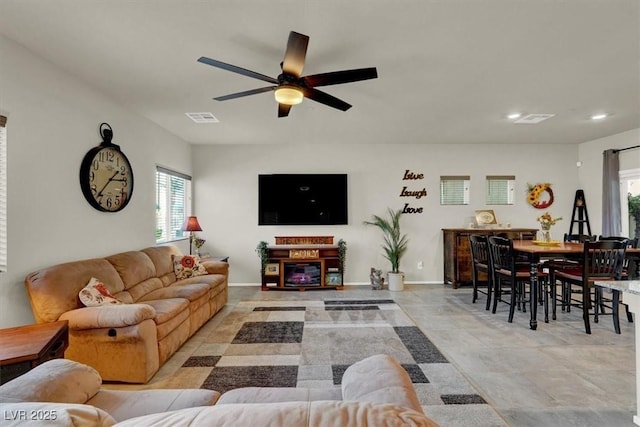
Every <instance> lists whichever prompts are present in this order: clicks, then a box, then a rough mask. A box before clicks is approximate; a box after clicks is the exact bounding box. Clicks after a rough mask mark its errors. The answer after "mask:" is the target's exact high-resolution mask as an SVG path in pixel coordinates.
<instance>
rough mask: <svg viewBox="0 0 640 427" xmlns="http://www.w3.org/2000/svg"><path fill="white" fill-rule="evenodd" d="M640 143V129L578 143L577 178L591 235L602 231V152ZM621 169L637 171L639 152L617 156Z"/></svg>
mask: <svg viewBox="0 0 640 427" xmlns="http://www.w3.org/2000/svg"><path fill="white" fill-rule="evenodd" d="M639 144H640V129H633V130H630V131H627V132H623V133H619V134H616V135H612V136H608V137H606V138H600V139H596V140H593V141H589V142H585V143H584V144H580V150H579V160H580V162H582V166H581V167H580V168H579V172H578V177H579V182H580V186H581V188H584V197H585V199H586V202H587V213H588V214H589V224H590V225H591V234H598V235H599V234H601V232H602V152H603V151H605V150H608V149H610V148H626V147H633V146H636V145H639ZM619 160H620V170H629V169H638V168H640V149H635V150H627V151H621V152H620V153H619Z"/></svg>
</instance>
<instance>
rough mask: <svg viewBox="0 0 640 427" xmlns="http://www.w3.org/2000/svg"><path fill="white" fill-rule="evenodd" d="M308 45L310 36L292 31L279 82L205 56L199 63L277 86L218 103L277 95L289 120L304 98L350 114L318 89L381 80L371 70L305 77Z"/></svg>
mask: <svg viewBox="0 0 640 427" xmlns="http://www.w3.org/2000/svg"><path fill="white" fill-rule="evenodd" d="M308 44H309V36H305V35H304V34H300V33H296V32H295V31H291V32H290V33H289V40H288V42H287V50H286V52H285V55H284V60H283V61H282V62H281V63H280V68H281V69H282V74H280V75H279V76H278V77H277V78H273V77H269V76H266V75H264V74H260V73H256V72H255V71H251V70H247V69H245V68H241V67H237V66H235V65H231V64H227V63H224V62H221V61H217V60H215V59H211V58H207V57H205V56H202V57H200V58H199V59H198V62H202V63H203V64H208V65H211V66H213V67H218V68H222V69H223V70H227V71H231V72H234V73H238V74H242V75H243V76H247V77H253V78H254V79H258V80H262V81H265V82H268V83H271V84H273V85H275V86H267V87H262V88H257V89H250V90H246V91H243V92H237V93H232V94H230V95H224V96H218V97H216V98H213V99H215V100H216V101H227V100H229V99H236V98H241V97H243V96H249V95H256V94H258V93H263V92H271V91H275V98H276V101H277V102H278V117H287V116H288V115H289V111H290V110H291V107H292V106H293V105H296V104H299V103H301V102H302V100H303V99H304V98H309V99H311V100H313V101H316V102H319V103H321V104H324V105H328V106H329V107H333V108H337V109H338V110H342V111H347V110H348V109H349V108H351V105H350V104H347V103H346V102H344V101H342V100H341V99H338V98H336V97H334V96H332V95H329V94H328V93H326V92H322V91H319V90H318V89H316V87H318V86H329V85H336V84H341V83H351V82H357V81H360V80H369V79H375V78H377V77H378V71H377V70H376V68H375V67H372V68H359V69H355V70H343V71H333V72H329V73H321V74H313V75H310V76H302V68H303V67H304V60H305V56H306V54H307V45H308Z"/></svg>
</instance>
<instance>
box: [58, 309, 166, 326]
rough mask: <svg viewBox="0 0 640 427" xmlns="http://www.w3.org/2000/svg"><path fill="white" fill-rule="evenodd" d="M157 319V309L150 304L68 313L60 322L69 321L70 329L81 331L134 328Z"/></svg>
mask: <svg viewBox="0 0 640 427" xmlns="http://www.w3.org/2000/svg"><path fill="white" fill-rule="evenodd" d="M155 317H156V311H155V309H154V308H153V307H151V306H150V305H148V304H117V305H102V306H98V307H83V308H78V309H75V310H71V311H67V312H66V313H63V314H62V316H60V319H59V320H68V321H69V329H72V330H81V329H96V328H120V327H125V326H132V325H137V324H139V323H141V322H143V321H144V320H146V319H153V318H155Z"/></svg>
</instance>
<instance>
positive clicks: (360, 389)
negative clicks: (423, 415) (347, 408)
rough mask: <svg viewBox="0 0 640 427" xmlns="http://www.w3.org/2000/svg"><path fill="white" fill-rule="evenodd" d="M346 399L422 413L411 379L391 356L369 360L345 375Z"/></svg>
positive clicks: (379, 356) (379, 355)
mask: <svg viewBox="0 0 640 427" xmlns="http://www.w3.org/2000/svg"><path fill="white" fill-rule="evenodd" d="M342 398H343V399H344V400H351V401H358V402H373V403H390V404H393V405H397V406H402V407H404V408H410V409H413V410H415V411H418V412H422V407H421V406H420V401H419V400H418V395H417V394H416V390H415V388H414V387H413V383H412V382H411V378H410V377H409V374H408V373H407V371H406V370H405V369H404V368H403V367H402V365H401V364H400V362H398V360H397V359H395V358H394V357H392V356H390V355H387V354H377V355H375V356H370V357H367V358H366V359H363V360H361V361H359V362H357V363H354V364H353V365H351V366H349V367H348V368H347V369H346V370H345V372H344V375H343V376H342Z"/></svg>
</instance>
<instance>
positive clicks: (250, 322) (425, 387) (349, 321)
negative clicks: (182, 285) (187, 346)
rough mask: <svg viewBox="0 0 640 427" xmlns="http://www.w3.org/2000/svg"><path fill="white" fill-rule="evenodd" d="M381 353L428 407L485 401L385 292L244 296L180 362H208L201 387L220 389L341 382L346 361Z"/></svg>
mask: <svg viewBox="0 0 640 427" xmlns="http://www.w3.org/2000/svg"><path fill="white" fill-rule="evenodd" d="M205 351H206V352H209V353H211V354H203V352H205ZM381 353H384V354H390V355H392V356H394V357H395V358H396V359H398V361H399V362H400V363H401V364H402V365H403V367H404V368H405V370H406V371H407V372H408V373H409V375H410V377H411V379H412V381H413V383H414V386H415V389H416V391H417V394H418V397H419V399H420V402H421V404H422V405H423V407H424V408H425V412H426V413H428V414H429V413H430V412H433V411H430V410H429V407H432V408H433V409H436V407H439V406H440V407H441V406H443V405H472V406H474V407H475V408H476V410H475V411H473V410H472V411H465V410H464V409H463V408H462V407H459V408H460V411H459V412H460V413H461V414H464V413H466V414H468V415H469V414H470V413H474V412H476V413H477V409H481V408H477V406H478V405H480V406H486V407H487V408H488V407H489V405H487V403H486V402H485V400H484V399H483V398H482V397H481V396H479V395H478V394H476V391H475V390H474V388H473V387H472V386H471V384H470V383H469V382H468V381H467V380H466V379H465V378H464V377H463V376H462V375H461V374H460V373H459V371H458V370H457V369H456V368H455V367H454V366H453V365H451V364H450V363H449V362H448V360H447V359H446V357H444V356H443V355H442V354H441V353H440V351H439V350H438V349H437V348H436V347H435V346H434V345H433V344H432V343H431V341H430V340H429V338H428V337H427V336H426V335H425V334H424V333H423V332H422V331H421V330H420V329H419V328H418V327H417V326H416V325H415V324H414V322H413V321H412V320H411V319H410V318H409V316H408V315H407V314H405V313H404V311H403V310H402V309H401V308H400V307H399V306H398V305H397V304H396V303H395V302H394V301H393V300H390V299H389V300H387V299H384V300H359V301H356V300H325V301H317V300H316V301H242V302H240V303H238V304H237V306H236V307H235V309H234V310H233V311H232V312H231V313H229V314H228V315H227V317H226V318H225V319H224V320H223V321H222V323H221V324H220V325H219V326H218V327H217V328H216V329H215V331H214V332H213V333H211V334H210V336H209V337H208V338H207V340H206V343H204V344H202V345H201V347H200V349H199V351H196V352H194V355H193V356H191V357H190V358H189V359H187V360H186V362H185V363H184V364H183V366H182V368H189V367H197V368H202V367H211V372H210V373H209V375H208V377H207V378H206V379H205V380H204V383H203V384H202V385H201V388H207V389H212V390H217V391H219V392H221V393H223V392H225V391H228V390H231V389H233V388H238V387H247V386H258V387H320V388H340V383H341V379H342V374H343V373H344V371H345V369H346V368H347V367H348V366H350V365H351V364H353V363H355V362H357V361H359V360H362V359H364V358H365V357H368V356H371V355H374V354H381ZM469 409H471V408H470V407H469ZM480 412H482V411H480ZM488 412H490V413H493V411H492V410H490V411H488ZM435 413H438V411H437V409H436V410H435ZM468 425H475V423H471V424H468ZM485 425H486V424H485Z"/></svg>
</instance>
